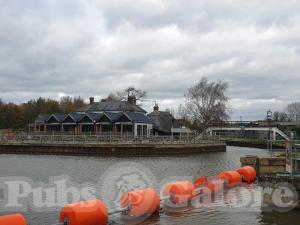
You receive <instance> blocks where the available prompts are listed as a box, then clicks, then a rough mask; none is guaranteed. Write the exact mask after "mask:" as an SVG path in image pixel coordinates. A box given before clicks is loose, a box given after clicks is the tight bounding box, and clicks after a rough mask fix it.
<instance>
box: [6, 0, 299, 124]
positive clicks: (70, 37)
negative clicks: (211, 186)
mask: <svg viewBox="0 0 300 225" xmlns="http://www.w3.org/2000/svg"><path fill="white" fill-rule="evenodd" d="M299 10H300V2H299V1H296V0H290V1H286V2H282V1H279V0H272V1H271V0H266V1H263V2H262V1H259V0H253V1H242V0H224V1H217V0H203V1H189V2H188V3H187V2H186V1H183V0H176V1H174V0H145V1H134V0H124V1H117V0H109V1H108V0H102V1H100V0H89V1H83V0H55V1H53V0H44V1H34V0H23V1H20V0H11V1H4V0H0V14H1V22H0V43H1V44H0V85H1V89H0V97H1V98H2V99H3V100H4V101H15V102H24V101H27V100H29V99H30V98H35V97H38V96H44V97H53V98H58V97H59V96H60V95H61V93H63V94H66V95H73V96H75V95H76V96H77V95H81V96H82V97H84V98H86V99H87V98H88V97H89V96H91V95H94V96H100V97H101V96H105V95H107V94H109V93H110V92H114V91H117V90H120V89H123V88H125V87H127V86H129V85H135V86H137V87H140V88H143V89H145V90H147V91H148V93H149V99H148V101H147V102H145V107H146V108H147V110H151V107H152V104H153V101H154V100H156V101H158V102H159V103H160V105H161V108H162V109H164V108H166V107H172V106H173V107H174V108H175V107H176V105H178V104H179V103H180V102H181V101H182V97H183V94H184V92H185V91H186V90H187V88H188V87H189V86H190V85H192V84H193V83H194V82H196V81H197V80H199V79H201V77H203V76H206V77H208V78H209V79H211V80H217V79H222V80H225V81H228V83H229V86H230V88H229V95H230V97H231V101H230V103H231V106H232V108H233V115H232V118H233V119H239V117H240V116H243V118H245V119H246V118H249V119H255V118H257V119H262V118H263V117H264V116H265V111H266V110H268V109H269V108H270V109H271V110H281V109H283V108H284V107H285V105H286V104H287V103H289V102H291V101H296V100H298V99H299V98H300V91H299V88H298V83H299V82H300V76H299V74H298V73H299V71H300V63H299V62H300V44H299V39H300V16H299V13H298V12H299Z"/></svg>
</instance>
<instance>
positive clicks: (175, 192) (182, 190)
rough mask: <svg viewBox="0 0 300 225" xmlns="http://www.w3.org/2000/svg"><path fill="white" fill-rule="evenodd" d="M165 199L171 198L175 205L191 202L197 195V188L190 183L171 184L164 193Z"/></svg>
mask: <svg viewBox="0 0 300 225" xmlns="http://www.w3.org/2000/svg"><path fill="white" fill-rule="evenodd" d="M163 193H164V197H167V196H170V200H171V201H172V202H173V203H174V204H181V203H185V202H189V201H191V200H192V198H193V197H194V195H195V187H194V185H193V184H192V183H191V182H190V181H186V180H185V181H179V182H174V183H170V184H169V185H167V186H166V188H165V190H164V191H163Z"/></svg>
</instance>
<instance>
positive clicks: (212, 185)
mask: <svg viewBox="0 0 300 225" xmlns="http://www.w3.org/2000/svg"><path fill="white" fill-rule="evenodd" d="M223 190H224V179H218V178H212V179H208V181H207V184H206V186H205V188H204V194H215V193H218V192H220V191H223Z"/></svg>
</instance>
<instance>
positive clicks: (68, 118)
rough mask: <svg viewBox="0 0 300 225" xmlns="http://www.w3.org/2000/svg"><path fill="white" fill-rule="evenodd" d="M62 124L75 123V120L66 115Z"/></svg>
mask: <svg viewBox="0 0 300 225" xmlns="http://www.w3.org/2000/svg"><path fill="white" fill-rule="evenodd" d="M62 122H63V123H76V120H75V119H74V118H73V117H72V116H71V115H67V117H66V118H65V119H64V120H63V121H62Z"/></svg>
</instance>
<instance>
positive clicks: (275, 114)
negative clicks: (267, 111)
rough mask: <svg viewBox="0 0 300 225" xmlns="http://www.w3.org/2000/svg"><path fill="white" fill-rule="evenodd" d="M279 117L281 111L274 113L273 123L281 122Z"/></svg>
mask: <svg viewBox="0 0 300 225" xmlns="http://www.w3.org/2000/svg"><path fill="white" fill-rule="evenodd" d="M279 117H280V112H279V111H275V112H273V114H272V119H273V121H275V122H279Z"/></svg>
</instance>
